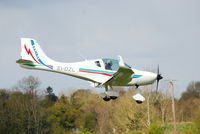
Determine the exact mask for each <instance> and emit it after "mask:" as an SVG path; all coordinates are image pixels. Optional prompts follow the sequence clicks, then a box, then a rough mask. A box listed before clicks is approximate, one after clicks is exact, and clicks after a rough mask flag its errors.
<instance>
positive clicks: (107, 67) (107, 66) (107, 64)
mask: <svg viewBox="0 0 200 134" xmlns="http://www.w3.org/2000/svg"><path fill="white" fill-rule="evenodd" d="M112 65H113V63H112V61H109V62H108V63H106V66H105V68H106V69H107V70H112Z"/></svg>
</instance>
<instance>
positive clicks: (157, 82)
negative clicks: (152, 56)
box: [156, 65, 163, 92]
mask: <svg viewBox="0 0 200 134" xmlns="http://www.w3.org/2000/svg"><path fill="white" fill-rule="evenodd" d="M162 78H163V77H162V75H161V74H160V69H159V65H158V68H157V80H156V92H157V91H158V85H159V81H160V80H161V79H162Z"/></svg>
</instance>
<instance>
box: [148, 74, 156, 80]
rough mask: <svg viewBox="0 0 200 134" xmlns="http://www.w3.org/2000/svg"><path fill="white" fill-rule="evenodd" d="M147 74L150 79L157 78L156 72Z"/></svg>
mask: <svg viewBox="0 0 200 134" xmlns="http://www.w3.org/2000/svg"><path fill="white" fill-rule="evenodd" d="M149 75H150V77H151V79H152V80H154V81H155V80H156V79H157V74H155V73H150V74H149Z"/></svg>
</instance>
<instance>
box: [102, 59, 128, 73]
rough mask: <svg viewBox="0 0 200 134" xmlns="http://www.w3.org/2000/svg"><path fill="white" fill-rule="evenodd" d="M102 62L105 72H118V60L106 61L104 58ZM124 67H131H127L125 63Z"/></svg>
mask: <svg viewBox="0 0 200 134" xmlns="http://www.w3.org/2000/svg"><path fill="white" fill-rule="evenodd" d="M102 60H103V63H104V66H105V69H106V70H114V71H117V70H118V68H119V61H118V60H115V59H107V58H104V59H102ZM125 66H126V67H128V68H131V66H129V65H128V64H126V63H125Z"/></svg>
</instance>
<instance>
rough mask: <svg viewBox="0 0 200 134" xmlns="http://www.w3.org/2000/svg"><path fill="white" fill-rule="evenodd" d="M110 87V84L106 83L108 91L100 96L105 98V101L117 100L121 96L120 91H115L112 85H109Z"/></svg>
mask: <svg viewBox="0 0 200 134" xmlns="http://www.w3.org/2000/svg"><path fill="white" fill-rule="evenodd" d="M109 87H110V90H109ZM109 87H108V85H106V86H105V90H106V92H105V93H102V94H100V97H101V98H103V100H104V101H109V100H111V99H112V100H115V99H117V98H118V97H119V92H117V91H114V90H113V88H112V86H109Z"/></svg>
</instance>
